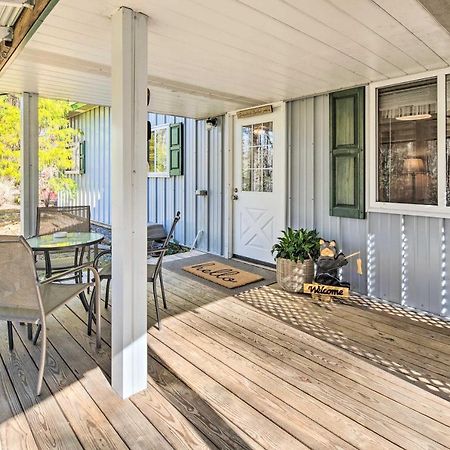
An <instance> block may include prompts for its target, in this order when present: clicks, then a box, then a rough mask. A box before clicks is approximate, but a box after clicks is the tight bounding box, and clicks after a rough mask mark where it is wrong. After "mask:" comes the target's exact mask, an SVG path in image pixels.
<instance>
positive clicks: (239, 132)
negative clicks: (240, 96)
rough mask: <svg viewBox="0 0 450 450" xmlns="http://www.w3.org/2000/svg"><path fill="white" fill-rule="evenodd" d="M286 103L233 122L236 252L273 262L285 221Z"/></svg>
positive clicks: (234, 244)
mask: <svg viewBox="0 0 450 450" xmlns="http://www.w3.org/2000/svg"><path fill="white" fill-rule="evenodd" d="M284 115H285V109H284V104H280V105H277V106H274V108H273V112H272V113H269V114H264V115H260V116H255V117H250V118H247V119H245V118H242V119H238V118H237V117H236V118H235V121H234V153H233V160H234V174H233V180H234V186H233V193H232V194H233V253H234V254H235V255H236V256H242V257H245V258H250V259H253V260H257V261H263V262H268V263H273V262H274V260H273V257H272V254H271V252H270V250H271V248H272V246H273V244H274V243H275V241H276V238H277V237H278V236H279V235H280V232H281V230H283V229H284V227H285V222H286V196H287V192H286V186H287V183H286V139H285V132H286V131H285V117H284Z"/></svg>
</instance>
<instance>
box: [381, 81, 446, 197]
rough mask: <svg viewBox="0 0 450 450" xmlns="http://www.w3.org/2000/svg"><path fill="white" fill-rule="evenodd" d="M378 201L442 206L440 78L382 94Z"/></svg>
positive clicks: (398, 87) (388, 89) (405, 85)
mask: <svg viewBox="0 0 450 450" xmlns="http://www.w3.org/2000/svg"><path fill="white" fill-rule="evenodd" d="M377 163H378V164H377V167H378V186H377V188H378V189H377V194H378V198H377V200H378V201H380V202H387V203H411V204H419V205H437V203H438V195H437V82H436V79H435V78H433V79H429V80H424V81H420V82H416V83H408V84H402V85H399V86H395V87H388V88H383V89H379V90H378V145H377Z"/></svg>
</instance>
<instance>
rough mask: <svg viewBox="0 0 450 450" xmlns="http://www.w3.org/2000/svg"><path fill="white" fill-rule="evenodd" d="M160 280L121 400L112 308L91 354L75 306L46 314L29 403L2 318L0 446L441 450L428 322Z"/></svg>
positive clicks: (445, 343) (447, 407)
mask: <svg viewBox="0 0 450 450" xmlns="http://www.w3.org/2000/svg"><path fill="white" fill-rule="evenodd" d="M166 286H167V291H168V302H169V310H168V311H167V312H165V313H163V317H164V319H163V329H162V330H161V331H158V330H157V329H156V328H155V327H154V326H153V324H154V323H155V315H154V307H153V303H152V301H150V302H149V308H148V314H149V332H148V352H149V364H148V384H149V387H148V389H147V390H146V391H145V392H143V393H140V394H138V395H135V396H133V397H132V398H130V399H129V400H125V401H122V400H120V399H118V398H117V397H116V396H115V394H114V393H113V391H112V390H111V388H110V386H109V376H110V326H109V321H110V310H107V311H104V319H105V321H104V327H103V328H104V344H103V347H102V349H101V350H100V351H99V352H97V351H96V350H95V337H91V338H89V337H88V336H87V335H86V313H85V312H84V310H83V308H82V306H81V304H80V302H79V301H78V300H74V301H73V302H72V303H71V304H70V305H69V306H68V307H64V308H61V309H60V310H59V311H58V312H57V313H56V314H54V316H53V317H52V318H51V319H50V321H49V333H48V335H49V342H50V345H49V361H48V364H47V370H46V374H45V384H44V388H43V393H42V396H41V397H40V398H39V399H37V398H36V397H35V395H34V389H35V381H36V376H37V369H36V361H37V360H38V357H39V353H40V349H39V344H38V346H33V345H32V344H31V343H30V342H29V341H28V340H27V338H26V330H25V327H22V326H20V325H17V326H16V327H15V350H14V351H13V352H9V351H8V349H7V340H6V326H5V324H4V323H0V355H1V360H0V448H2V449H3V448H5V449H15V448H30V449H32V448H33V449H34V448H43V449H47V448H63V449H71V448H86V449H96V448H103V449H105V448H106V449H109V448H113V449H115V448H119V449H120V448H142V449H170V448H176V449H188V448H218V449H232V448H233V449H234V448H243V449H262V448H273V449H277V450H285V449H286V450H290V449H297V448H298V449H300V448H307V447H309V448H317V449H323V448H332V449H335V448H377V449H388V448H407V449H416V448H417V449H419V448H420V449H423V448H429V449H439V448H442V449H443V448H449V447H450V402H449V401H448V400H446V399H445V398H442V397H445V396H446V394H447V393H448V389H450V382H449V373H450V330H449V329H448V328H446V327H445V326H441V325H439V323H438V322H436V323H435V324H433V323H432V322H433V321H432V320H418V319H417V317H415V318H414V316H412V315H411V317H408V314H406V315H403V316H400V315H393V314H391V313H389V311H388V310H385V311H379V310H378V309H377V307H376V304H374V306H373V307H371V308H366V309H363V308H360V307H355V306H346V305H338V304H337V305H328V306H324V305H322V306H318V305H314V304H312V303H311V301H310V300H309V299H302V298H299V297H295V298H292V296H289V295H286V294H285V293H283V292H281V291H278V290H277V289H274V288H272V287H267V288H262V289H259V290H257V291H253V292H251V293H248V294H242V295H241V296H240V298H235V297H225V296H224V295H223V294H222V293H221V292H219V291H217V290H216V289H214V288H210V287H207V286H205V285H204V284H201V283H200V282H196V281H193V280H189V279H188V278H186V277H184V276H182V275H179V274H176V273H173V272H166ZM349 322H351V323H352V324H349ZM325 325H326V326H325ZM299 328H300V329H299ZM374 329H375V330H378V332H376V331H374ZM349 330H351V332H350V331H349ZM318 333H319V334H320V335H317V334H318ZM389 336H391V338H389ZM363 337H364V339H363ZM369 338H370V339H369ZM327 340H328V341H329V342H326V341H327ZM358 340H359V341H358ZM333 341H334V342H333ZM369 344H370V345H369ZM352 346H353V347H354V348H352ZM374 348H375V349H376V348H382V349H383V352H381V350H380V351H378V353H377V352H376V351H374ZM358 352H359V353H358ZM369 354H373V355H374V359H376V361H373V360H371V359H370V357H369ZM389 354H391V355H393V356H391V357H390V358H387V356H386V355H389ZM377 355H378V356H377ZM380 355H381V356H380ZM401 357H403V359H402V358H401ZM380 358H381V359H383V358H384V359H385V360H386V362H388V363H389V364H385V365H383V363H382V361H381V360H379V359H380ZM365 359H368V361H366V360H365ZM369 360H370V361H371V362H369ZM399 360H402V361H403V366H404V367H407V368H408V370H412V371H413V370H415V369H414V368H416V369H417V368H419V367H420V368H422V371H421V372H420V371H417V374H416V375H415V376H414V377H411V379H410V380H408V378H407V377H408V376H409V375H411V373H403V374H402V372H401V371H400V370H399V371H398V374H396V372H395V371H392V370H391V367H392V366H394V367H396V366H395V364H398V361H399ZM373 362H375V364H374V363H373ZM412 362H414V364H412ZM408 364H409V365H408ZM378 365H379V366H380V367H378ZM383 367H384V368H383ZM396 368H397V367H396ZM430 368H431V370H430ZM425 373H426V374H427V375H426V376H429V378H430V379H426V380H425V381H422V383H423V386H421V385H418V384H417V382H418V381H420V380H418V379H419V378H420V377H422V375H423V378H424V379H425V378H426V376H425V375H424V374H425ZM433 373H434V374H437V375H439V377H437V378H436V377H433V375H432V374H433ZM400 374H401V375H400ZM402 377H403V378H402ZM430 386H432V387H437V389H436V390H435V392H437V393H438V394H440V395H441V396H438V395H435V394H433V393H431V392H430V389H431V388H430Z"/></svg>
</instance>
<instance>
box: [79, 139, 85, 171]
mask: <svg viewBox="0 0 450 450" xmlns="http://www.w3.org/2000/svg"><path fill="white" fill-rule="evenodd" d="M79 152H80V154H79V168H80V174H81V175H83V174H85V173H86V141H83V142H80V143H79Z"/></svg>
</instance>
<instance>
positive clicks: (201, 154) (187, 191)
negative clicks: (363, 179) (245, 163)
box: [59, 107, 223, 255]
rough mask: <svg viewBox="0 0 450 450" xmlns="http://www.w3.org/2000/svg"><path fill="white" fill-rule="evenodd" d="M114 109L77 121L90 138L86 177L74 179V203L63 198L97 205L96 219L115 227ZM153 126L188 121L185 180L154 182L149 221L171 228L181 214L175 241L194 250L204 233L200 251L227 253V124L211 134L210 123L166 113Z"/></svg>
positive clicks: (88, 114)
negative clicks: (205, 193) (112, 208)
mask: <svg viewBox="0 0 450 450" xmlns="http://www.w3.org/2000/svg"><path fill="white" fill-rule="evenodd" d="M110 115H111V110H110V108H108V107H97V108H94V109H92V110H90V111H88V112H86V113H83V114H80V115H78V116H75V117H74V118H73V119H72V126H73V127H75V128H79V129H81V130H82V131H83V132H84V134H85V139H86V173H85V174H84V175H72V176H73V177H74V178H75V179H76V181H77V183H78V192H77V194H76V196H75V198H74V199H70V198H69V197H68V196H67V195H65V194H62V195H60V197H59V202H60V204H61V205H65V204H77V205H84V204H89V205H91V214H92V220H94V221H97V222H101V223H105V224H107V225H110V224H111V215H110V205H111V196H110V151H111V137H110V136H111V117H110ZM149 120H150V122H151V124H152V126H156V125H163V124H167V123H175V122H177V123H178V122H183V124H184V139H185V147H184V175H182V176H177V177H168V178H148V182H147V189H148V208H147V214H148V221H149V222H157V223H161V224H163V225H164V226H165V227H166V229H167V228H170V224H171V223H172V220H173V217H174V216H175V213H176V211H178V210H180V211H181V214H182V216H181V217H182V219H181V221H180V223H179V224H178V225H177V228H176V230H175V239H176V240H177V241H178V242H180V243H182V244H185V245H188V246H190V245H192V243H193V241H194V239H195V236H196V235H197V233H198V232H199V231H202V233H201V234H200V237H199V240H198V242H197V246H196V248H198V249H200V250H204V251H209V252H211V253H215V254H219V255H220V254H222V252H223V226H222V223H223V214H222V207H223V202H222V195H223V189H222V186H223V162H222V159H223V157H222V154H223V152H222V147H223V144H222V123H223V120H222V118H220V120H219V126H218V127H216V128H214V129H212V130H211V131H207V130H206V124H205V121H199V120H195V119H188V118H182V117H175V116H168V115H162V114H149ZM197 189H206V190H207V191H208V196H206V197H201V196H196V195H195V191H196V190H197Z"/></svg>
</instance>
